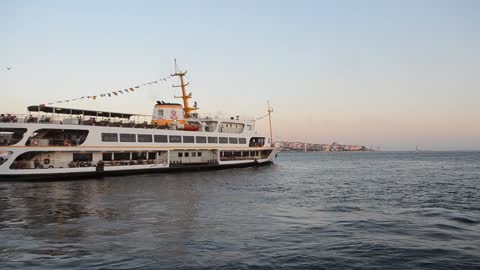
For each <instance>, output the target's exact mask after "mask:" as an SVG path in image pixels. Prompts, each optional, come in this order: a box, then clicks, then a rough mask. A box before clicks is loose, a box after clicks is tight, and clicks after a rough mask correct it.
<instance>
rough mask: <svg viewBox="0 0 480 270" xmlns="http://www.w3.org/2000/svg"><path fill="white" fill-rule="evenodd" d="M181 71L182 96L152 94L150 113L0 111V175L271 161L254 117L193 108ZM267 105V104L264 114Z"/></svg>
mask: <svg viewBox="0 0 480 270" xmlns="http://www.w3.org/2000/svg"><path fill="white" fill-rule="evenodd" d="M185 75H186V71H185V72H181V71H179V70H178V68H177V67H176V72H175V73H174V74H172V75H171V76H173V77H178V78H179V81H180V85H178V86H175V87H180V88H181V90H182V95H181V96H179V97H178V98H181V99H182V100H183V106H182V104H179V103H168V102H163V101H157V102H156V104H155V105H154V109H153V114H152V115H151V116H147V115H140V114H131V113H119V112H107V111H94V110H83V109H72V108H60V107H55V106H45V105H34V106H29V107H28V113H27V114H24V115H12V114H1V115H0V180H4V181H5V180H38V179H57V178H62V179H65V178H72V177H73V178H78V177H92V176H93V177H95V176H103V175H116V174H136V173H153V172H170V171H188V170H201V169H219V168H229V167H248V166H259V165H266V164H270V163H272V162H273V161H274V158H275V157H276V155H277V153H278V148H276V147H275V146H274V144H273V142H272V137H271V118H270V137H266V136H260V135H257V132H256V131H255V119H246V118H240V116H229V117H225V116H215V115H201V114H199V113H197V112H196V111H197V109H198V107H197V105H196V103H195V104H194V106H193V107H191V106H190V104H189V99H190V98H192V95H191V93H190V94H187V91H186V86H187V85H188V83H185ZM271 112H272V110H271V109H270V105H269V109H268V116H269V117H270V116H271Z"/></svg>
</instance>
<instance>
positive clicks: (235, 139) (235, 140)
mask: <svg viewBox="0 0 480 270" xmlns="http://www.w3.org/2000/svg"><path fill="white" fill-rule="evenodd" d="M228 143H229V144H238V138H235V137H229V138H228Z"/></svg>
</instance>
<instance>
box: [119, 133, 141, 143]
mask: <svg viewBox="0 0 480 270" xmlns="http://www.w3.org/2000/svg"><path fill="white" fill-rule="evenodd" d="M119 137H120V142H137V136H136V134H134V133H120V136H119Z"/></svg>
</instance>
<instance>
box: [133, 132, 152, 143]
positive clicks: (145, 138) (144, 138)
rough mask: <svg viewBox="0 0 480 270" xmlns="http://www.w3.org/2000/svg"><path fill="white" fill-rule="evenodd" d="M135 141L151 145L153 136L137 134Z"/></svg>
mask: <svg viewBox="0 0 480 270" xmlns="http://www.w3.org/2000/svg"><path fill="white" fill-rule="evenodd" d="M140 138H142V139H140ZM137 141H138V142H139V143H151V142H153V136H152V134H137Z"/></svg>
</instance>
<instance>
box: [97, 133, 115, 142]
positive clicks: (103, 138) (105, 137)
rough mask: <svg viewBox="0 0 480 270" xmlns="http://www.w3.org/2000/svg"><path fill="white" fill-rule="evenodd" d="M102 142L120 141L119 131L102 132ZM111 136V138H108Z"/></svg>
mask: <svg viewBox="0 0 480 270" xmlns="http://www.w3.org/2000/svg"><path fill="white" fill-rule="evenodd" d="M100 136H101V139H102V142H118V133H110V132H102V134H101V135H100ZM108 136H111V137H110V139H108V138H109V137H108ZM114 137H115V140H114V139H113V138H114Z"/></svg>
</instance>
